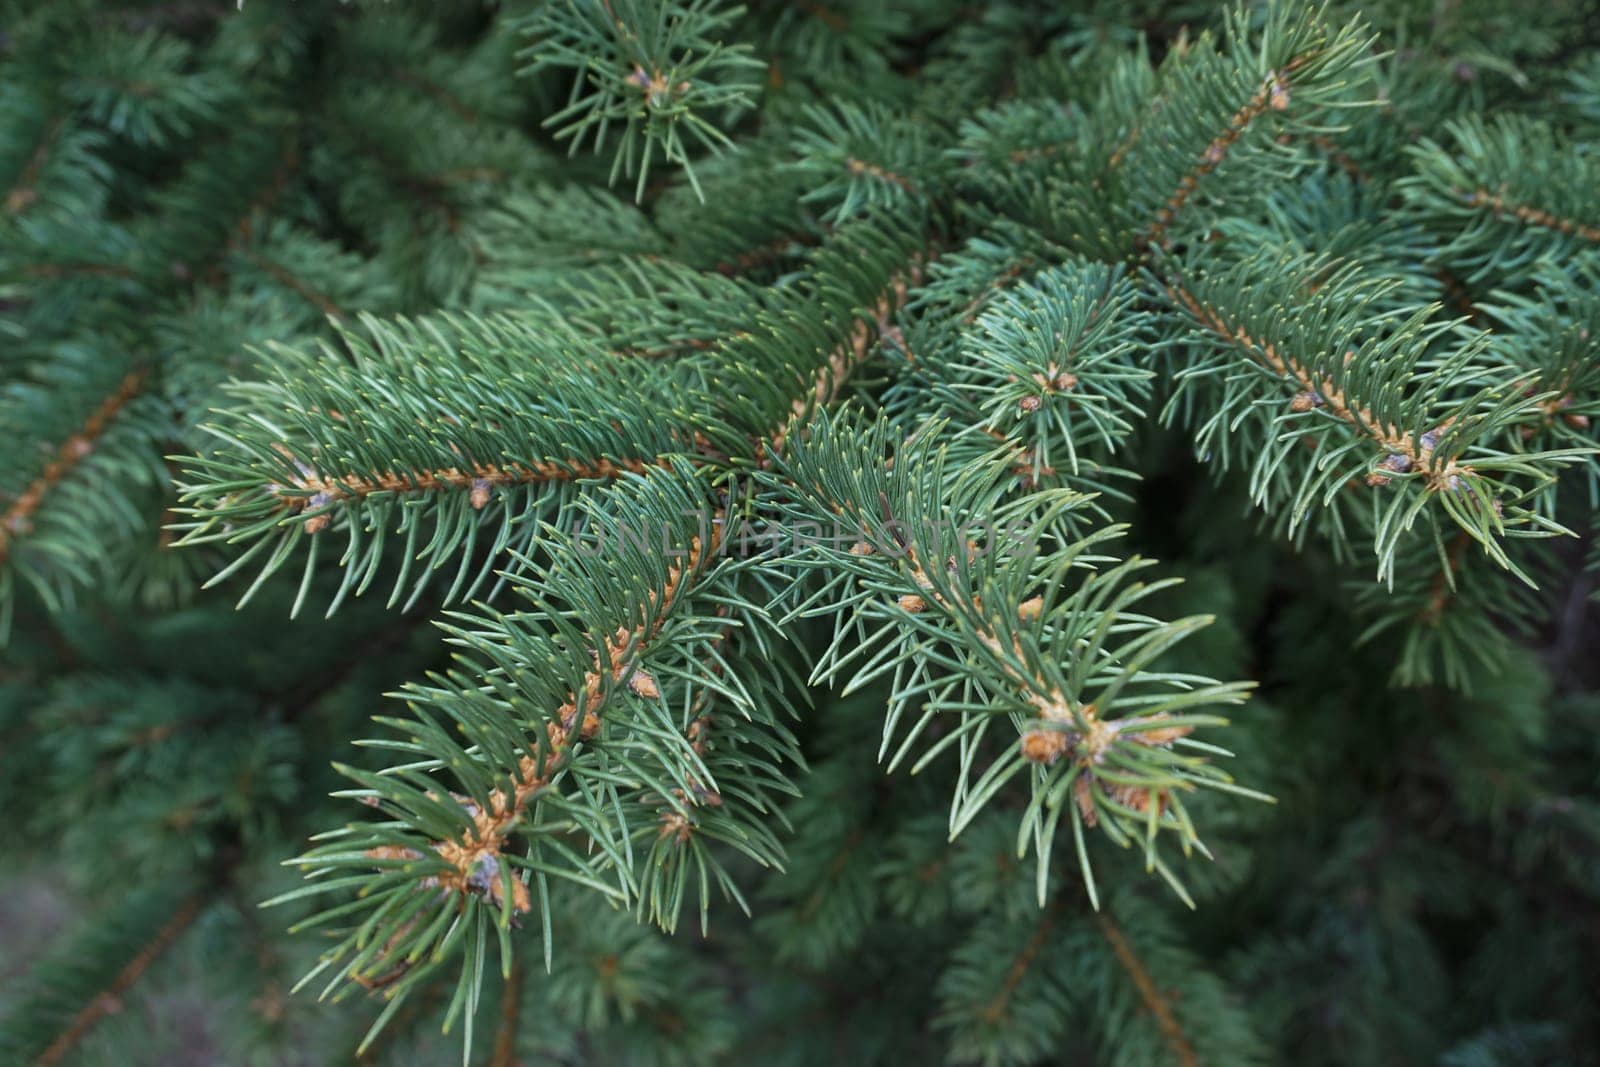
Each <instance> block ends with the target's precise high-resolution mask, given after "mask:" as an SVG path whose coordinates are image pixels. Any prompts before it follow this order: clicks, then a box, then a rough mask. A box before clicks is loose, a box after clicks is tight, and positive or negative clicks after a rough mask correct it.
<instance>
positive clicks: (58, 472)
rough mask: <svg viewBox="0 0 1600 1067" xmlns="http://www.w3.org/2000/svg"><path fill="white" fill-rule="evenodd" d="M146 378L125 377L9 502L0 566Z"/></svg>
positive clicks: (1, 527)
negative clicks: (42, 507) (57, 488)
mask: <svg viewBox="0 0 1600 1067" xmlns="http://www.w3.org/2000/svg"><path fill="white" fill-rule="evenodd" d="M147 375H148V372H147V371H143V370H138V371H132V372H130V373H128V374H127V375H125V376H124V377H123V379H122V382H121V384H120V385H119V386H118V387H117V390H116V392H114V393H112V394H111V395H110V396H108V397H106V398H105V400H103V401H101V403H100V406H99V407H97V408H95V409H94V411H93V412H91V413H90V415H89V418H88V419H87V420H86V421H85V422H84V424H83V427H82V429H80V430H79V431H78V432H77V433H75V434H73V435H72V436H71V437H69V438H67V439H66V440H65V441H63V442H62V443H61V444H60V446H59V447H58V448H57V449H56V453H55V456H54V457H52V458H51V460H50V461H49V462H48V463H46V464H45V467H44V470H43V471H41V472H40V474H39V476H38V477H37V478H35V479H34V480H33V481H32V482H30V483H29V484H28V487H27V488H26V489H24V490H23V491H22V493H21V494H19V495H18V496H17V498H16V499H15V500H13V501H12V502H11V504H10V505H9V506H8V507H7V508H6V510H5V512H4V514H0V564H3V563H4V562H5V561H6V559H7V557H8V556H9V555H10V554H11V547H12V545H13V543H14V542H15V541H16V540H17V539H18V538H20V537H22V536H23V535H24V534H26V532H27V530H28V528H29V526H30V525H31V522H32V519H33V515H34V513H35V512H37V511H38V510H39V508H40V506H41V505H43V503H44V501H45V498H46V497H47V496H48V495H49V493H50V491H51V490H52V489H54V488H55V487H56V485H57V484H59V483H60V482H61V480H62V479H63V478H65V477H66V476H67V475H68V474H69V473H70V472H71V471H72V469H73V468H74V467H76V466H77V465H78V464H79V463H81V462H82V461H83V459H84V458H85V457H86V456H88V455H89V454H90V453H91V452H93V451H94V448H95V444H96V443H97V442H98V441H99V439H100V435H101V434H103V433H104V432H105V430H106V427H107V426H109V425H110V424H111V421H112V420H113V419H114V418H116V416H117V413H118V412H120V411H121V410H122V409H123V408H124V407H126V406H127V405H128V404H129V403H131V402H132V401H133V399H134V397H136V396H138V395H139V391H140V390H141V389H142V388H143V386H144V383H145V379H146V377H147Z"/></svg>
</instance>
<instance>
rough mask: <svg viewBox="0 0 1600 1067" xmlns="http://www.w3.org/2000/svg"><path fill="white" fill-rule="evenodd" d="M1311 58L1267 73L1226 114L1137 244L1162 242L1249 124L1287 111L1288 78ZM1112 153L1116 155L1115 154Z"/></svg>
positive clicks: (1301, 57)
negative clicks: (1245, 98) (1223, 123)
mask: <svg viewBox="0 0 1600 1067" xmlns="http://www.w3.org/2000/svg"><path fill="white" fill-rule="evenodd" d="M1311 58H1312V55H1310V54H1306V55H1299V56H1295V57H1294V58H1292V59H1290V60H1289V62H1288V63H1286V64H1284V66H1283V68H1282V69H1281V70H1274V71H1269V72H1268V74H1267V76H1266V77H1265V78H1263V79H1262V80H1261V85H1260V87H1259V88H1258V89H1256V91H1255V94H1254V95H1253V96H1251V97H1250V99H1249V100H1248V101H1246V102H1245V103H1244V104H1242V105H1241V106H1240V108H1239V110H1238V111H1235V112H1234V113H1233V114H1232V115H1231V116H1229V118H1228V124H1227V126H1226V127H1225V128H1224V129H1223V131H1222V132H1221V133H1219V134H1217V135H1216V136H1215V137H1213V138H1212V139H1211V142H1210V143H1209V144H1208V145H1206V147H1205V151H1203V152H1202V153H1200V157H1199V158H1198V159H1197V160H1195V162H1194V163H1193V164H1192V166H1191V168H1190V170H1189V172H1188V173H1187V174H1185V175H1184V176H1183V177H1182V179H1180V180H1179V182H1178V185H1177V188H1175V189H1174V190H1173V191H1172V193H1171V194H1170V195H1168V197H1167V199H1166V202H1165V203H1163V204H1162V205H1161V208H1160V210H1158V211H1157V212H1156V217H1155V218H1154V220H1152V221H1151V223H1150V225H1149V227H1148V228H1146V230H1145V231H1144V232H1143V233H1142V234H1140V236H1139V237H1138V239H1137V244H1138V247H1140V248H1144V247H1148V246H1150V245H1160V244H1162V243H1163V242H1164V241H1165V239H1166V235H1167V230H1168V229H1169V228H1170V227H1171V226H1172V223H1173V221H1174V220H1175V219H1176V218H1177V217H1178V213H1179V212H1181V211H1182V210H1183V207H1184V205H1185V204H1187V203H1188V202H1189V197H1191V196H1192V195H1194V191H1195V189H1196V188H1198V187H1199V185H1200V182H1201V181H1203V180H1204V179H1205V177H1206V175H1208V174H1210V173H1211V172H1212V171H1214V170H1216V169H1217V168H1218V167H1220V166H1221V165H1222V161H1223V160H1224V159H1227V158H1228V150H1229V149H1231V148H1232V147H1233V145H1234V144H1235V142H1237V141H1238V140H1239V138H1241V137H1243V136H1244V134H1245V131H1246V130H1247V129H1249V127H1250V124H1251V123H1253V122H1255V121H1256V120H1257V119H1259V118H1261V116H1263V115H1266V114H1268V113H1269V112H1272V111H1287V110H1288V108H1289V100H1290V96H1289V86H1290V77H1291V76H1292V75H1293V74H1294V72H1295V71H1296V70H1297V69H1299V68H1300V67H1301V66H1303V65H1304V64H1305V63H1307V62H1308V61H1309V60H1310V59H1311ZM1124 151H1125V149H1122V148H1119V149H1118V153H1121V152H1124ZM1113 155H1114V158H1115V157H1116V154H1115V153H1114V154H1113ZM1113 165H1115V164H1113Z"/></svg>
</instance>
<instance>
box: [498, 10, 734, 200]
mask: <svg viewBox="0 0 1600 1067" xmlns="http://www.w3.org/2000/svg"><path fill="white" fill-rule="evenodd" d="M742 12H743V9H742V8H738V7H733V8H723V7H721V6H720V2H719V0H567V2H566V3H550V4H545V5H542V6H541V7H540V8H539V9H538V10H537V11H536V12H535V13H534V14H533V15H531V16H529V17H528V18H527V19H526V20H525V22H524V23H523V27H522V28H523V32H524V33H526V34H527V35H528V37H529V38H530V39H531V41H532V43H531V44H530V45H529V47H528V48H527V49H526V50H525V51H524V53H523V55H524V56H526V57H528V58H529V59H530V60H531V61H530V62H529V64H528V65H527V66H526V67H525V68H524V70H525V72H527V73H538V72H540V71H544V70H549V69H569V70H572V71H574V76H573V82H572V95H571V99H570V100H569V101H568V103H567V106H566V107H565V108H563V109H562V110H560V111H558V112H556V113H555V114H553V115H551V116H550V117H549V118H547V119H546V120H545V125H547V126H555V127H557V129H556V138H557V140H570V141H571V142H572V147H571V151H572V153H573V154H576V153H577V151H578V149H579V148H580V147H582V145H583V143H584V141H585V140H593V142H594V148H595V151H596V152H599V151H601V150H602V149H603V148H604V147H605V145H606V142H607V140H608V138H609V135H610V132H611V127H612V126H613V125H620V126H621V127H622V130H621V134H620V139H619V144H618V148H617V154H616V158H615V160H614V162H613V163H612V167H611V180H612V182H615V181H616V180H617V178H618V177H619V176H622V175H626V176H628V177H633V176H634V175H635V174H637V176H638V181H637V183H636V185H635V188H634V197H635V199H642V198H643V197H644V189H645V182H646V180H647V179H648V177H649V173H650V162H651V158H652V157H653V156H654V154H655V153H656V152H657V151H660V152H661V154H662V156H663V157H664V158H665V159H666V161H667V162H668V163H676V164H678V165H680V166H682V167H683V169H684V174H685V176H686V177H687V178H688V179H689V182H690V184H691V185H692V186H693V187H694V189H695V192H696V193H697V194H699V193H700V186H699V182H698V179H697V178H696V176H695V170H694V165H693V159H692V158H691V154H690V153H691V152H692V151H695V150H709V151H713V152H715V151H720V150H721V149H723V148H724V147H727V146H729V145H731V144H732V141H731V140H729V138H728V136H727V134H725V133H723V132H722V130H721V129H720V128H718V126H716V125H714V124H713V123H712V121H710V120H709V119H707V118H706V117H705V116H706V113H708V112H719V113H720V114H721V116H722V119H723V121H724V122H728V121H731V120H732V119H734V118H736V117H737V116H738V114H739V113H740V112H741V111H743V110H745V109H746V108H748V107H749V105H750V102H751V99H752V97H753V96H754V94H755V80H754V76H753V72H754V71H759V70H760V69H761V68H762V63H761V62H760V61H759V60H757V59H755V58H754V57H753V56H752V55H751V54H750V49H749V47H748V46H746V45H732V46H729V45H726V44H724V43H723V41H722V39H721V35H722V33H723V31H724V30H725V28H726V27H727V26H728V25H729V23H731V22H732V21H733V20H735V19H737V18H738V17H739V15H740V14H741V13H742Z"/></svg>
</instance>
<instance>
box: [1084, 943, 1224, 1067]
mask: <svg viewBox="0 0 1600 1067" xmlns="http://www.w3.org/2000/svg"><path fill="white" fill-rule="evenodd" d="M1096 919H1097V921H1098V922H1099V924H1100V932H1101V934H1103V935H1104V936H1105V939H1106V941H1107V942H1108V943H1109V944H1110V945H1111V951H1112V952H1113V953H1115V954H1116V957H1117V962H1118V963H1120V964H1122V969H1123V970H1125V971H1127V972H1128V977H1129V978H1131V979H1133V985H1134V988H1135V989H1137V990H1138V991H1139V999H1140V1000H1142V1001H1144V1006H1145V1008H1146V1009H1148V1010H1149V1012H1150V1014H1151V1015H1153V1016H1155V1020H1156V1025H1157V1026H1158V1027H1160V1029H1161V1036H1162V1037H1163V1038H1165V1039H1166V1042H1167V1047H1168V1048H1170V1049H1171V1050H1172V1055H1173V1058H1174V1059H1176V1060H1177V1062H1178V1063H1179V1064H1181V1065H1182V1067H1197V1065H1198V1064H1199V1062H1200V1061H1199V1060H1198V1059H1197V1058H1196V1057H1195V1054H1194V1046H1193V1045H1191V1044H1190V1043H1189V1039H1188V1037H1187V1036H1186V1035H1185V1034H1184V1032H1183V1027H1182V1026H1179V1025H1178V1019H1177V1017H1176V1016H1174V1015H1173V1014H1172V1007H1171V1005H1169V1004H1168V1003H1167V998H1166V997H1164V996H1162V995H1161V993H1160V991H1159V990H1157V989H1156V984H1155V982H1153V981H1151V979H1150V972H1149V971H1147V970H1145V967H1144V962H1143V961H1142V960H1140V959H1139V957H1138V955H1137V954H1136V953H1135V952H1134V951H1133V946H1131V945H1129V944H1128V939H1127V938H1126V937H1124V936H1123V934H1122V930H1121V929H1120V928H1119V927H1118V926H1117V924H1116V923H1115V922H1113V921H1112V920H1111V916H1109V915H1107V914H1105V913H1104V912H1101V913H1100V914H1099V915H1098V916H1096Z"/></svg>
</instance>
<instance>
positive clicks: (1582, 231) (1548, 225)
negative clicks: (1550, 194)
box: [1467, 189, 1600, 242]
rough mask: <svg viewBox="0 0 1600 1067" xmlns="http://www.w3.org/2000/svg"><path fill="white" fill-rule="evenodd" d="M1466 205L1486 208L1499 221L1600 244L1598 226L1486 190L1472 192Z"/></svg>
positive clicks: (1599, 229)
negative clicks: (1523, 224) (1522, 224)
mask: <svg viewBox="0 0 1600 1067" xmlns="http://www.w3.org/2000/svg"><path fill="white" fill-rule="evenodd" d="M1467 203H1468V204H1469V205H1470V206H1472V207H1482V208H1488V209H1489V213H1490V214H1492V215H1494V216H1495V217H1496V218H1499V219H1506V218H1513V219H1516V220H1517V221H1519V222H1526V223H1527V224H1528V225H1530V226H1538V227H1541V228H1543V229H1546V230H1554V231H1555V232H1556V233H1560V234H1566V235H1567V236H1576V237H1581V238H1583V239H1584V240H1585V241H1594V242H1600V226H1586V225H1584V224H1583V223H1581V222H1573V221H1572V220H1571V219H1564V218H1561V217H1560V216H1558V215H1552V214H1550V212H1548V211H1541V210H1540V209H1538V208H1536V207H1529V206H1528V205H1527V204H1517V203H1513V202H1511V201H1509V200H1507V199H1506V198H1505V197H1504V196H1502V195H1500V194H1498V193H1495V194H1491V193H1490V192H1489V191H1488V190H1487V189H1475V190H1473V191H1472V192H1471V193H1470V194H1468V196H1467Z"/></svg>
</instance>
